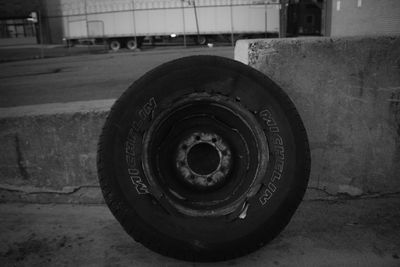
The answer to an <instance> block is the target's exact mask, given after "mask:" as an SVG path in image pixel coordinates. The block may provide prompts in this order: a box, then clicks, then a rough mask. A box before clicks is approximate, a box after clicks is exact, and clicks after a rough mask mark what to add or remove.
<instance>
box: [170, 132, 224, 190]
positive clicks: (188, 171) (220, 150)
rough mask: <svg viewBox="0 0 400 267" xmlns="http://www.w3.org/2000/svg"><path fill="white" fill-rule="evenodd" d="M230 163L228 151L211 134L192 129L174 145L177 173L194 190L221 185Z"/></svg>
mask: <svg viewBox="0 0 400 267" xmlns="http://www.w3.org/2000/svg"><path fill="white" fill-rule="evenodd" d="M231 165H232V163H231V151H230V149H229V147H228V145H227V144H226V143H225V142H224V141H223V140H222V138H221V137H220V136H218V135H217V134H215V133H205V132H194V133H192V134H191V135H189V136H188V137H186V138H185V139H184V140H183V141H182V142H180V143H179V145H178V149H177V156H176V168H177V170H178V173H179V175H180V176H181V178H182V180H183V181H184V182H185V183H187V184H189V185H191V186H193V187H195V188H197V189H207V188H213V187H216V186H218V185H220V184H222V183H223V182H224V181H225V180H226V177H227V175H228V172H229V170H230V168H231Z"/></svg>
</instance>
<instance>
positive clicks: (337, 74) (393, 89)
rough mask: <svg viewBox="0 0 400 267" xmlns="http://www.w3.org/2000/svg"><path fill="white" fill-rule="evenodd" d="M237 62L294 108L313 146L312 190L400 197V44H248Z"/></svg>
mask: <svg viewBox="0 0 400 267" xmlns="http://www.w3.org/2000/svg"><path fill="white" fill-rule="evenodd" d="M235 59H236V60H239V61H241V62H243V63H244V64H247V65H249V66H251V67H253V68H255V69H257V70H259V71H261V72H262V73H264V74H266V75H267V76H269V77H270V78H271V79H272V80H274V81H275V82H276V83H278V84H279V85H280V86H281V87H282V88H283V89H284V90H285V91H286V92H287V93H288V94H289V96H290V97H291V98H292V100H293V101H294V103H295V105H296V107H297V109H298V110H299V112H300V115H301V116H302V118H303V121H304V123H305V126H306V129H307V132H308V136H309V140H310V146H311V153H312V167H311V177H310V179H311V180H310V184H309V186H310V188H314V189H316V190H317V191H320V192H322V193H324V194H327V195H332V194H338V193H339V194H340V193H346V194H350V195H370V194H386V193H395V192H400V36H392V37H359V38H342V39H331V38H301V39H270V40H267V39H263V40H240V41H238V42H237V44H236V48H235Z"/></svg>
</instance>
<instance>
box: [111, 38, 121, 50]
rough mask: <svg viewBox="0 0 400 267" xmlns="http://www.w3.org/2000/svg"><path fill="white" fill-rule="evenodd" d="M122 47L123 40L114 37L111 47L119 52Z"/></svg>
mask: <svg viewBox="0 0 400 267" xmlns="http://www.w3.org/2000/svg"><path fill="white" fill-rule="evenodd" d="M120 48H121V42H120V41H119V40H117V39H113V40H111V41H110V49H111V50H112V51H114V52H117V51H118V50H119V49H120Z"/></svg>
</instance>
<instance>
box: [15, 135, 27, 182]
mask: <svg viewBox="0 0 400 267" xmlns="http://www.w3.org/2000/svg"><path fill="white" fill-rule="evenodd" d="M15 150H16V153H17V165H18V168H19V172H20V174H21V176H22V179H24V180H29V174H28V171H27V170H26V166H25V165H24V158H23V156H22V152H21V145H20V140H19V137H18V134H17V133H16V134H15Z"/></svg>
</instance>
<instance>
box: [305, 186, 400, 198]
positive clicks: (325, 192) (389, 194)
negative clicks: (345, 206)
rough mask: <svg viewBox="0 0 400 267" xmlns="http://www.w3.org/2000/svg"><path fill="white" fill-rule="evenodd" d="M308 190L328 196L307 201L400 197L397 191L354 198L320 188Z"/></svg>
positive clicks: (399, 192)
mask: <svg viewBox="0 0 400 267" xmlns="http://www.w3.org/2000/svg"><path fill="white" fill-rule="evenodd" d="M307 189H308V190H309V189H311V190H316V191H319V192H322V193H324V194H325V195H327V197H326V198H323V197H322V198H313V199H308V200H306V201H332V200H333V201H335V200H357V199H372V198H383V197H390V196H397V195H398V196H399V197H400V191H395V192H385V193H370V194H361V195H358V196H352V195H349V194H346V193H337V194H332V193H329V192H328V191H326V190H325V189H322V188H318V187H308V188H307Z"/></svg>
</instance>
